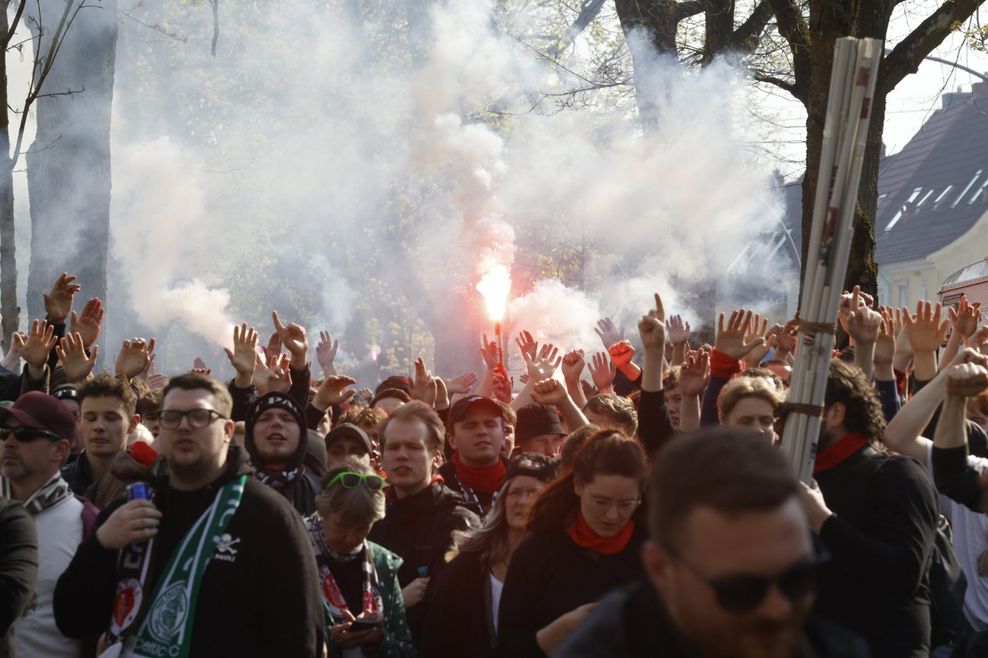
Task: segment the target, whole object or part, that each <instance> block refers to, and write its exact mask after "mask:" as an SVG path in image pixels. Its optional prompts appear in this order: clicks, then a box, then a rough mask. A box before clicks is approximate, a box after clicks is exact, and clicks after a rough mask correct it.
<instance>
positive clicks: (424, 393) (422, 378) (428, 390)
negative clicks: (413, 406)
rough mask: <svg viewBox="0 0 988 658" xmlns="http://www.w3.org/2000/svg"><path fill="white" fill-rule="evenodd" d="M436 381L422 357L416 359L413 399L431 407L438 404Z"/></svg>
mask: <svg viewBox="0 0 988 658" xmlns="http://www.w3.org/2000/svg"><path fill="white" fill-rule="evenodd" d="M437 393H438V391H437V389H436V380H435V378H434V377H433V376H432V373H431V372H429V369H428V368H426V366H425V361H423V360H422V357H419V358H417V359H415V376H414V377H413V378H412V398H413V399H415V400H420V401H421V402H424V403H426V404H427V405H429V406H430V407H432V406H435V404H436V395H437Z"/></svg>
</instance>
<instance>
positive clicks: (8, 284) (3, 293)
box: [0, 8, 20, 352]
mask: <svg viewBox="0 0 988 658" xmlns="http://www.w3.org/2000/svg"><path fill="white" fill-rule="evenodd" d="M8 29H10V28H9V25H8V23H7V10H6V8H4V9H3V10H2V11H0V34H2V35H4V36H6V34H7V30H8ZM4 40H5V41H6V39H4ZM0 55H5V53H0ZM8 107H9V102H8V97H7V58H6V56H4V57H0V109H2V111H0V314H2V315H3V324H2V328H3V331H2V333H3V335H2V344H3V349H4V351H5V352H6V351H7V349H9V347H10V337H11V335H12V334H13V333H14V332H15V331H17V326H18V324H19V323H20V309H19V308H18V307H17V256H16V253H17V252H16V249H15V244H14V239H15V237H16V231H15V229H14V172H13V162H12V161H11V159H10V115H9V113H8V111H7V108H8Z"/></svg>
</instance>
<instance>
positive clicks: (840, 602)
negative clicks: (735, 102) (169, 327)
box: [0, 274, 988, 658]
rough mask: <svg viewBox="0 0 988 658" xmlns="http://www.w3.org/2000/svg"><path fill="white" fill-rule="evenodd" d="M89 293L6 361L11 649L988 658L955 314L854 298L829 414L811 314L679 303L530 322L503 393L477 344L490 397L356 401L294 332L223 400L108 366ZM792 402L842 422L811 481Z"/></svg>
mask: <svg viewBox="0 0 988 658" xmlns="http://www.w3.org/2000/svg"><path fill="white" fill-rule="evenodd" d="M79 293H80V287H79V285H78V284H77V283H76V280H75V277H74V276H70V275H67V274H63V275H61V276H60V277H58V279H57V280H56V281H55V283H54V284H53V286H52V289H51V291H50V292H49V293H48V294H46V295H45V297H44V303H45V310H46V313H47V317H46V318H44V319H38V320H34V321H33V322H32V323H31V326H30V330H29V331H27V332H25V333H17V334H14V336H13V337H12V340H11V347H10V349H9V350H8V351H7V353H6V355H5V356H4V358H3V361H2V363H0V400H2V402H0V658H3V657H9V656H17V657H19V658H35V657H51V658H61V657H66V658H68V657H70V656H71V657H73V658H76V657H79V656H101V657H107V658H114V657H118V656H120V657H134V656H147V657H165V656H168V657H179V656H181V657H186V656H191V657H210V658H213V657H225V656H229V657H231V658H232V657H234V656H236V657H237V658H243V657H245V656H259V657H260V656H266V657H275V656H277V657H281V656H285V657H291V656H298V657H316V656H341V657H345V658H356V657H359V656H364V657H366V658H373V657H380V658H385V657H389V658H390V657H396V658H397V657H409V656H416V655H419V656H427V657H437V658H442V657H447V656H448V657H472V656H476V657H481V656H483V657H489V656H504V657H512V658H515V657H525V656H532V657H538V656H564V657H580V658H582V657H588V658H589V657H604V656H622V657H624V656H627V657H631V656H663V657H665V656H669V657H676V656H682V657H687V656H695V657H710V658H734V657H736V658H756V657H761V658H794V657H797V656H800V657H802V656H806V657H809V656H815V657H821V658H824V657H857V656H874V657H876V658H919V657H921V656H934V657H936V658H941V657H946V656H952V657H954V658H970V657H977V656H982V657H984V656H988V516H986V514H988V493H986V492H988V325H981V309H980V307H979V306H977V305H972V304H970V303H968V301H967V300H966V299H962V300H961V302H960V303H959V305H957V306H956V307H952V308H949V309H947V310H946V313H945V312H944V310H943V309H942V308H941V306H940V304H938V303H930V302H921V303H920V304H919V305H918V306H917V308H916V310H915V312H912V311H911V310H907V309H892V308H885V307H876V306H875V305H874V302H873V300H872V299H871V298H870V297H869V296H868V295H866V294H864V293H862V292H861V291H860V290H858V289H855V290H853V291H852V292H850V293H847V294H845V295H844V297H843V298H842V302H841V306H840V311H839V316H838V318H835V324H839V326H840V328H841V329H842V330H843V332H844V333H845V334H846V336H847V338H848V340H849V344H848V345H847V347H846V348H844V349H842V350H840V351H839V352H835V354H834V355H833V358H832V360H831V362H830V366H829V377H828V380H827V386H826V397H825V400H824V404H823V405H822V406H821V407H820V408H807V405H805V404H803V405H795V404H792V403H790V402H788V401H787V390H788V385H789V380H790V378H791V375H792V369H793V366H794V364H795V363H796V354H797V352H798V350H799V349H800V347H799V345H798V344H797V343H798V340H797V336H798V334H799V331H800V321H799V319H798V318H796V319H793V320H791V321H789V322H786V323H785V324H781V323H780V324H774V325H771V326H770V322H769V321H768V319H766V318H762V317H760V316H759V315H758V314H756V313H754V312H752V311H750V310H743V309H741V310H737V311H734V312H732V313H730V314H729V315H728V316H727V317H725V316H724V315H721V316H720V318H719V322H718V326H717V331H716V335H715V338H714V339H713V343H712V344H702V345H701V344H697V343H698V341H696V340H695V339H694V338H693V336H691V332H690V326H689V324H688V323H687V322H685V321H684V320H683V319H682V318H681V317H680V316H678V315H669V316H667V314H666V312H665V309H664V307H663V304H662V300H661V298H660V297H659V295H656V296H655V299H654V306H653V307H652V308H651V309H650V310H648V311H647V312H646V313H645V314H644V315H643V316H642V317H641V320H640V321H639V323H638V327H637V329H638V335H637V337H636V339H635V340H634V341H632V340H628V339H626V338H625V335H624V331H623V330H622V329H621V328H620V327H617V326H615V325H614V323H613V322H612V321H610V320H608V319H602V320H601V321H600V322H599V323H598V326H597V327H596V331H597V333H598V335H599V336H600V338H601V344H602V348H603V349H602V350H601V351H600V352H599V353H596V354H592V355H589V356H588V355H586V354H584V353H583V352H582V351H579V350H572V351H565V350H564V351H561V350H560V346H555V345H550V344H543V345H539V344H538V343H537V342H536V341H535V339H534V338H533V337H532V336H531V334H529V333H528V332H526V331H522V332H521V333H520V334H519V336H518V337H517V341H516V342H517V347H518V350H519V352H520V355H521V357H522V360H523V362H524V364H525V371H524V372H523V373H515V374H516V375H519V380H520V382H521V386H520V388H519V389H518V390H514V388H515V387H514V384H513V378H512V375H511V373H509V372H508V371H507V369H506V368H505V366H504V365H503V363H502V359H501V358H500V350H499V346H498V345H496V344H495V343H493V342H491V341H489V340H487V338H486V337H484V339H483V341H482V343H481V349H480V352H481V356H482V359H483V371H482V372H480V373H479V374H476V373H471V372H468V373H464V374H461V375H459V376H457V377H439V376H434V375H433V374H432V373H431V372H430V371H429V368H428V367H427V365H426V363H425V362H424V360H422V359H419V360H417V361H416V363H415V367H414V372H413V373H411V374H410V375H400V374H399V375H392V376H388V377H386V378H385V379H383V381H381V382H357V381H356V380H354V379H353V378H350V377H348V376H346V375H345V374H343V373H340V372H337V370H336V363H335V358H334V356H335V354H336V351H337V344H336V343H335V342H333V341H332V340H331V337H330V336H329V335H328V334H326V333H322V334H320V341H319V342H318V344H317V345H316V346H315V349H314V350H312V351H313V353H314V354H315V356H316V361H317V363H318V366H319V369H320V371H321V372H318V373H316V372H313V368H312V364H311V362H310V343H309V334H308V332H307V331H306V330H305V329H304V328H303V327H301V326H299V325H297V324H295V323H291V322H285V321H283V320H282V318H281V317H280V316H279V315H278V313H277V312H275V313H273V317H272V320H273V328H272V332H271V334H270V339H269V340H268V341H267V343H266V345H264V346H262V345H261V342H260V336H259V334H258V332H257V330H256V329H255V328H254V327H251V326H248V325H247V324H241V325H240V326H237V327H235V328H234V329H233V332H232V333H233V335H232V347H230V348H226V354H227V357H228V358H229V361H230V364H231V366H232V368H233V371H234V373H235V374H234V376H233V378H232V379H230V380H229V381H228V382H225V383H224V382H220V381H218V380H216V379H214V378H213V377H212V376H211V372H210V371H209V370H208V369H206V368H205V367H204V365H203V364H201V363H200V364H196V365H195V366H194V367H193V368H192V369H190V370H188V371H185V372H181V373H175V374H173V375H172V376H164V375H162V374H158V373H156V372H155V370H154V367H153V363H154V353H155V348H156V345H155V340H154V339H153V338H152V339H149V340H146V339H143V338H135V339H133V340H127V341H124V342H123V344H122V345H120V347H119V350H118V352H117V355H116V358H115V359H114V360H113V370H112V372H102V373H96V372H94V370H95V366H96V364H97V360H98V354H99V347H98V345H97V341H98V339H99V336H100V333H101V328H102V323H103V314H104V309H103V304H102V302H101V300H99V299H95V298H94V299H90V300H89V301H88V302H86V303H85V305H84V306H83V308H82V310H81V312H78V313H77V312H76V311H74V310H73V305H74V301H75V298H76V296H77V295H78V294H79ZM979 325H981V326H979ZM803 329H804V330H805V329H806V327H803ZM815 330H817V331H819V330H820V328H819V327H816V328H815ZM691 339H692V340H693V342H691ZM359 387H367V388H368V389H370V390H368V391H366V392H364V391H358V390H357V389H358V388H359ZM371 387H373V388H371ZM794 412H799V413H804V414H806V413H809V414H815V415H816V416H818V417H819V418H820V425H821V429H820V432H819V437H818V439H817V441H818V443H817V452H816V458H815V466H814V469H813V478H814V479H813V482H811V483H809V484H807V483H803V482H800V481H799V480H798V479H797V477H796V476H795V475H794V473H795V472H796V471H795V469H794V466H793V464H791V463H790V461H789V459H788V458H787V457H786V456H785V451H784V450H782V449H781V442H782V435H783V430H782V428H783V427H784V426H785V423H786V419H787V417H788V415H789V414H791V413H794Z"/></svg>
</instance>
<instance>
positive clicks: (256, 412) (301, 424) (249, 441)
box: [244, 393, 308, 468]
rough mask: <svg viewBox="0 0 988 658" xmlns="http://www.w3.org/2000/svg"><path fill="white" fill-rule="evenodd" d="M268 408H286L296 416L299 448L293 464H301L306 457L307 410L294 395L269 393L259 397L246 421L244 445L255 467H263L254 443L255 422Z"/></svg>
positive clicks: (293, 458)
mask: <svg viewBox="0 0 988 658" xmlns="http://www.w3.org/2000/svg"><path fill="white" fill-rule="evenodd" d="M268 409H284V410H285V411H287V412H288V413H290V414H291V415H292V417H294V418H295V422H296V423H298V430H299V434H298V448H296V450H295V454H294V455H293V457H292V466H293V467H294V466H299V465H301V464H302V460H303V459H304V458H305V451H306V444H307V443H308V441H307V438H308V437H307V434H308V428H307V426H306V423H305V412H304V411H303V410H302V407H300V406H299V404H298V402H296V401H295V400H294V399H293V398H292V397H290V396H288V395H286V394H284V393H268V394H267V395H264V396H262V397H260V398H258V399H257V400H256V401H255V402H254V404H253V405H252V406H251V408H250V411H249V412H248V413H247V420H246V422H245V423H244V447H245V448H247V453H248V454H249V455H250V459H251V461H252V462H253V464H254V466H255V467H258V468H260V467H263V462H262V460H261V458H260V455H258V454H257V446H256V445H254V424H255V423H256V422H257V419H258V418H260V417H261V414H263V413H264V412H265V411H267V410H268Z"/></svg>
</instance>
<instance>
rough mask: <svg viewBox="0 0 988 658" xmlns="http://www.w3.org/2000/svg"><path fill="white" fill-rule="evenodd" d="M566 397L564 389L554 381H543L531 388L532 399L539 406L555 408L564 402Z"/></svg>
mask: <svg viewBox="0 0 988 658" xmlns="http://www.w3.org/2000/svg"><path fill="white" fill-rule="evenodd" d="M568 395H569V394H568V393H567V392H566V387H565V386H563V385H562V384H561V383H559V381H558V380H556V379H543V380H542V381H540V382H535V384H534V385H533V386H532V399H533V400H535V401H536V402H538V403H539V404H548V405H552V406H554V407H556V406H559V405H561V404H563V403H564V402H566V398H567V396H568Z"/></svg>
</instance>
